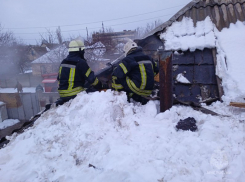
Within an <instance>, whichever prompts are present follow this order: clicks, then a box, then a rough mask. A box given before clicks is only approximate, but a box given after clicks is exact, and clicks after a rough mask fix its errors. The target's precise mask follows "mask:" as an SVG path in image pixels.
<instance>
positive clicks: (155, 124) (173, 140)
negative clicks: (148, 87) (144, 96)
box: [0, 90, 245, 182]
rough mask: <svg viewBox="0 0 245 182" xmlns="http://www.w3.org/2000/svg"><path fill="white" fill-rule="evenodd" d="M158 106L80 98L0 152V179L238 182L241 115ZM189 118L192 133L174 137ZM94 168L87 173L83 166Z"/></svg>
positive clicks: (244, 139) (242, 166)
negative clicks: (182, 121)
mask: <svg viewBox="0 0 245 182" xmlns="http://www.w3.org/2000/svg"><path fill="white" fill-rule="evenodd" d="M157 108H159V103H158V101H155V102H153V101H150V102H149V103H148V104H146V105H144V106H141V105H140V104H133V103H128V102H127V99H126V94H124V93H118V92H113V91H110V90H108V91H107V92H100V93H99V92H95V93H91V94H85V93H80V94H79V95H78V96H77V97H76V98H75V99H74V100H72V101H71V102H69V103H66V104H65V105H63V106H60V107H58V108H57V109H51V110H49V111H48V112H46V113H44V114H43V115H42V116H41V117H40V118H39V119H38V120H37V121H36V123H35V125H34V126H33V127H32V128H30V129H28V130H27V131H26V132H24V133H23V134H20V135H18V136H15V135H13V136H11V137H9V139H10V140H11V142H10V143H9V144H8V145H7V146H6V147H5V148H3V149H1V150H0V176H1V181H8V182H21V181H25V182H43V181H56V182H58V181H59V182H77V181H81V182H88V181H90V182H102V181H106V182H114V181H120V182H122V181H124V182H139V181H140V182H154V181H156V182H160V181H164V182H165V181H167V182H170V181H171V182H179V181H186V182H190V181H194V182H201V181H203V182H207V181H208V182H212V181H213V182H217V181H227V182H242V181H243V180H244V178H245V162H244V161H245V147H244V145H245V123H244V122H245V121H244V120H245V112H244V110H241V109H234V108H231V107H229V106H225V105H224V104H222V103H220V102H217V103H214V104H213V105H212V106H209V108H210V109H211V110H213V111H215V112H218V113H220V114H222V115H226V116H223V117H222V116H220V117H217V116H211V115H206V114H203V113H201V112H197V111H194V110H193V109H191V108H190V107H185V106H174V107H172V108H171V109H170V110H169V111H166V112H164V113H158V109H157ZM187 117H194V118H195V119H196V120H197V125H198V131H197V132H190V131H176V130H175V126H176V124H177V122H178V121H179V120H180V119H185V118H187ZM89 166H93V167H89Z"/></svg>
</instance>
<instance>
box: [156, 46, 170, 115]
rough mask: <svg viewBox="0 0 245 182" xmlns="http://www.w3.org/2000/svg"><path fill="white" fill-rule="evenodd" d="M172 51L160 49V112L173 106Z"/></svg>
mask: <svg viewBox="0 0 245 182" xmlns="http://www.w3.org/2000/svg"><path fill="white" fill-rule="evenodd" d="M172 75H173V70H172V51H159V81H160V90H159V94H160V112H164V111H166V110H168V109H170V108H171V107H172V106H173V76H172Z"/></svg>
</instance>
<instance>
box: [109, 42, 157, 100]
mask: <svg viewBox="0 0 245 182" xmlns="http://www.w3.org/2000/svg"><path fill="white" fill-rule="evenodd" d="M123 50H124V53H125V55H126V57H125V58H124V59H123V60H122V62H121V63H120V64H119V65H118V66H117V67H116V68H115V69H114V71H113V75H112V88H113V89H115V90H117V91H125V92H127V96H128V101H130V98H132V99H133V100H135V101H137V102H141V103H142V104H146V103H147V101H148V99H146V97H147V96H149V95H151V93H152V90H153V87H154V76H155V75H156V74H157V73H158V65H157V63H156V62H154V61H153V59H152V58H151V57H150V56H148V55H145V54H144V53H143V51H142V48H141V47H138V46H137V44H136V43H135V42H133V41H132V40H129V41H128V42H127V43H126V44H125V46H124V48H123Z"/></svg>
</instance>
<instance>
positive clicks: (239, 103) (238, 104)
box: [230, 102, 245, 108]
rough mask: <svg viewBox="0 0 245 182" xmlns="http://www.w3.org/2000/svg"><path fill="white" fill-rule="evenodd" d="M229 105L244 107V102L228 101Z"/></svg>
mask: <svg viewBox="0 0 245 182" xmlns="http://www.w3.org/2000/svg"><path fill="white" fill-rule="evenodd" d="M230 106H233V107H240V108H245V103H241V102H230Z"/></svg>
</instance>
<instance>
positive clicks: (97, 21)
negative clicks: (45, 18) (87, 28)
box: [6, 4, 185, 29]
mask: <svg viewBox="0 0 245 182" xmlns="http://www.w3.org/2000/svg"><path fill="white" fill-rule="evenodd" d="M183 5H185V4H181V5H178V6H173V7H169V8H164V9H160V10H156V11H151V12H147V13H142V14H137V15H132V16H126V17H121V18H115V19H109V20H103V22H108V21H115V20H121V19H125V18H131V17H136V16H141V15H146V14H151V13H155V12H159V11H163V10H168V9H172V8H176V7H180V6H183ZM101 22H102V20H101V21H95V22H88V23H83V24H71V25H56V26H46V27H26V28H6V29H30V28H33V29H34V28H52V27H59V26H60V27H68V26H78V25H89V24H94V23H101Z"/></svg>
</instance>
